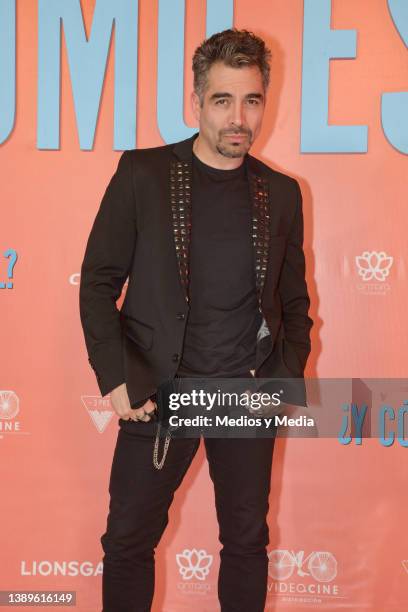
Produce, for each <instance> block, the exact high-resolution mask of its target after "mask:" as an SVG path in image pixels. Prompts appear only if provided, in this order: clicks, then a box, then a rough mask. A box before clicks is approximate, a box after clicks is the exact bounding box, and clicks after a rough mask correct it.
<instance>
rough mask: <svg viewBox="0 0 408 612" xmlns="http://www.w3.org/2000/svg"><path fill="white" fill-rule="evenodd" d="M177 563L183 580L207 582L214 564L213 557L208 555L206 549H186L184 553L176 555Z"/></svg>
mask: <svg viewBox="0 0 408 612" xmlns="http://www.w3.org/2000/svg"><path fill="white" fill-rule="evenodd" d="M176 561H177V565H178V566H179V568H178V569H179V572H180V574H181V576H182V577H183V580H191V578H197V580H205V578H206V576H208V574H209V571H210V566H211V564H212V562H213V555H209V554H207V551H205V550H204V549H200V550H197V549H196V548H192V549H191V550H189V549H188V548H185V549H184V550H183V552H182V553H178V554H176Z"/></svg>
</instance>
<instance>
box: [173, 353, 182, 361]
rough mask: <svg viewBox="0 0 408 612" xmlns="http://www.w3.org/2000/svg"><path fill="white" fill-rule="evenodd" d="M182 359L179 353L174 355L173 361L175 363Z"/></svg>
mask: <svg viewBox="0 0 408 612" xmlns="http://www.w3.org/2000/svg"><path fill="white" fill-rule="evenodd" d="M179 359H180V355H179V354H178V353H174V355H173V357H172V360H173V361H178V360H179Z"/></svg>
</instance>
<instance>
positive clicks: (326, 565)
mask: <svg viewBox="0 0 408 612" xmlns="http://www.w3.org/2000/svg"><path fill="white" fill-rule="evenodd" d="M304 554H305V551H304V550H300V551H298V552H297V553H295V552H294V551H289V550H272V551H271V552H270V553H268V557H269V567H268V574H269V576H271V578H274V579H275V580H287V579H288V578H290V576H292V574H293V572H295V571H296V573H297V575H298V576H301V577H303V576H312V577H313V578H314V579H315V580H316V581H317V582H331V581H332V580H334V578H335V577H336V576H337V561H336V559H335V557H334V555H333V554H332V553H331V552H327V551H313V552H311V553H310V554H309V555H308V556H307V557H306V558H305V557H304Z"/></svg>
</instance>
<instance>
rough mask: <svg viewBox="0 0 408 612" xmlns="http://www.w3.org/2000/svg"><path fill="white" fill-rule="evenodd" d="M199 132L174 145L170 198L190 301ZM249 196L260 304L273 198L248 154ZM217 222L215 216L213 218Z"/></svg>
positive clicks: (181, 273) (180, 264)
mask: <svg viewBox="0 0 408 612" xmlns="http://www.w3.org/2000/svg"><path fill="white" fill-rule="evenodd" d="M197 136H198V132H196V133H195V134H193V136H191V137H190V138H186V139H185V140H181V141H180V142H177V143H175V144H174V146H173V153H174V155H175V157H176V160H174V161H173V162H172V163H171V167H170V200H171V202H170V203H171V210H172V227H173V236H174V242H175V247H176V255H177V262H178V271H179V277H180V283H181V286H182V288H183V291H184V295H185V298H186V300H187V302H188V301H189V292H188V285H189V249H190V240H191V206H192V202H191V199H192V198H191V196H192V194H191V180H192V176H191V165H192V157H193V143H194V140H195V139H196V138H197ZM245 161H246V162H247V168H248V180H249V184H250V196H251V205H252V244H253V253H254V267H255V275H256V289H257V294H258V301H259V304H261V298H262V291H263V288H264V284H265V277H266V270H267V265H268V256H269V238H270V199H269V180H268V178H267V176H266V173H265V170H264V169H263V168H262V164H261V163H260V162H259V161H258V160H257V159H256V158H255V157H253V156H252V155H249V154H247V155H246V159H245ZM214 223H216V219H215V220H214Z"/></svg>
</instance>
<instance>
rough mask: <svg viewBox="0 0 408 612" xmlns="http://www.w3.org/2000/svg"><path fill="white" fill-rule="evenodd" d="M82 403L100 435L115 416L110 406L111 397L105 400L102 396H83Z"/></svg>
mask: <svg viewBox="0 0 408 612" xmlns="http://www.w3.org/2000/svg"><path fill="white" fill-rule="evenodd" d="M81 401H82V403H83V405H84V406H85V409H86V411H87V412H88V414H89V416H90V418H91V421H92V423H93V424H94V425H95V427H96V429H97V430H98V431H99V433H103V432H104V431H105V429H106V427H107V425H108V423H109V421H110V420H111V418H112V417H113V415H114V412H113V410H112V409H111V406H110V400H109V397H107V398H104V397H101V396H100V395H99V396H98V395H81Z"/></svg>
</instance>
